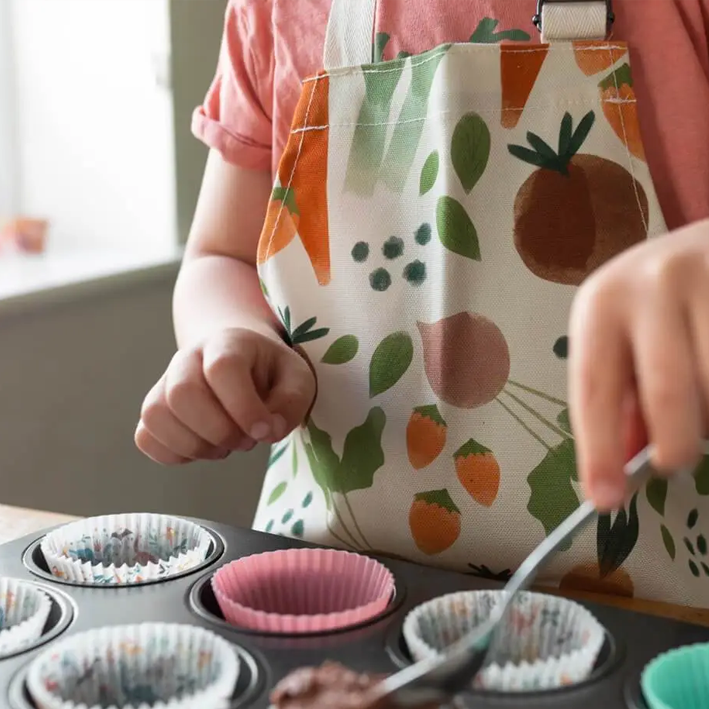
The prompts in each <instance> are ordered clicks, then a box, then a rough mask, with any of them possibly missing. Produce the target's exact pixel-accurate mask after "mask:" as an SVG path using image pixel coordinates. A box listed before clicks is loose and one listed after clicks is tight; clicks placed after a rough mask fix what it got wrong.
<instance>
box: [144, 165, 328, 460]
mask: <svg viewBox="0 0 709 709" xmlns="http://www.w3.org/2000/svg"><path fill="white" fill-rule="evenodd" d="M270 189H271V177H270V175H269V174H268V173H265V172H256V171H249V170H245V169H243V168H239V167H235V166H233V165H231V164H229V163H228V162H226V161H225V160H223V158H222V157H221V156H220V154H219V153H217V152H212V154H211V155H210V157H209V161H208V164H207V169H206V172H205V176H204V181H203V184H202V191H201V195H200V199H199V204H198V207H197V212H196V215H195V219H194V224H193V227H192V233H191V235H190V238H189V243H188V247H187V252H186V255H185V259H184V263H183V266H182V270H181V273H180V276H179V278H178V282H177V285H176V288H175V296H174V317H175V328H176V333H177V339H178V345H179V347H180V349H179V350H178V352H177V353H176V354H175V356H174V357H173V359H172V361H171V362H170V364H169V365H168V367H167V370H166V371H165V373H164V374H163V375H162V377H160V379H159V380H158V382H157V384H156V385H155V386H154V387H153V388H152V390H151V391H150V392H149V393H148V395H147V397H146V399H145V402H144V404H143V408H142V410H141V420H140V423H139V424H138V428H137V430H136V433H135V441H136V445H137V446H138V448H140V450H141V451H143V453H145V454H146V455H147V456H149V457H150V458H152V459H153V460H155V461H157V462H159V463H163V464H179V463H185V462H188V461H190V460H195V459H218V458H224V457H226V456H227V455H229V453H230V452H231V451H233V450H248V449H250V448H252V447H253V446H254V445H255V442H256V441H269V442H273V441H276V440H279V439H281V438H283V437H284V436H285V435H286V434H288V433H289V432H290V431H292V430H293V429H294V428H295V427H296V426H298V425H300V424H301V423H302V421H303V418H304V416H305V415H306V413H307V411H308V409H309V408H310V405H311V404H312V401H313V397H314V396H315V378H314V376H313V374H312V372H311V371H310V369H309V367H308V365H307V364H306V363H305V361H304V360H303V359H302V358H301V357H300V356H299V355H298V354H296V353H295V352H294V351H293V350H292V349H290V348H289V347H288V346H287V345H286V344H285V343H284V342H283V340H282V339H281V337H280V335H279V325H278V323H277V321H276V319H275V317H274V316H273V313H272V312H271V310H270V308H269V307H268V305H267V303H266V301H265V299H264V297H263V295H262V293H261V289H260V286H259V281H258V275H257V273H256V267H255V260H256V252H257V246H258V239H259V236H260V231H261V226H262V223H263V220H264V216H265V211H266V205H267V202H268V198H269V193H270Z"/></svg>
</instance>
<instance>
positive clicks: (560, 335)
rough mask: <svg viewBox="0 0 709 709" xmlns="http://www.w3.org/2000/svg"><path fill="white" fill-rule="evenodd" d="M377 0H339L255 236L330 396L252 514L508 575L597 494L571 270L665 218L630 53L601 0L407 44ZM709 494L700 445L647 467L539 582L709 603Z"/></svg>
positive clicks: (488, 574) (286, 453)
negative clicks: (587, 484) (472, 34)
mask: <svg viewBox="0 0 709 709" xmlns="http://www.w3.org/2000/svg"><path fill="white" fill-rule="evenodd" d="M532 4H533V3H532V2H531V1H530V6H531V5H532ZM375 17H376V1H375V0H358V1H357V2H352V0H334V1H333V5H332V11H331V16H330V20H329V27H328V32H327V39H326V46H325V62H324V67H325V69H324V71H322V72H321V73H320V74H318V75H317V76H315V77H313V78H311V79H307V80H306V81H305V82H304V84H303V91H302V96H301V99H300V103H299V104H298V108H297V110H296V115H295V118H294V121H293V128H292V132H291V135H290V139H289V142H288V145H287V148H286V150H285V153H284V155H283V159H282V162H281V164H280V168H279V171H278V178H277V181H276V184H275V187H274V189H273V193H272V198H271V201H270V204H269V208H268V213H267V218H266V224H265V227H264V230H263V234H262V237H261V240H260V244H259V251H258V263H259V274H260V278H261V282H262V288H263V291H264V294H265V295H266V297H267V299H268V301H269V303H270V304H271V307H272V308H273V310H274V312H276V313H277V314H278V317H279V318H280V320H281V321H282V323H283V326H284V328H285V331H286V333H287V338H288V340H289V342H290V344H291V345H292V346H293V347H294V348H295V349H296V351H298V352H299V353H300V354H301V355H302V356H303V357H304V358H305V359H306V361H307V362H308V363H309V364H310V366H311V368H312V370H313V371H314V373H315V375H316V377H317V381H318V395H317V398H316V401H315V404H314V406H313V409H312V411H311V413H310V416H309V418H308V420H307V422H306V423H305V424H304V425H303V427H302V428H299V429H298V430H296V431H295V432H294V433H293V434H292V435H291V436H290V437H289V438H288V439H286V440H285V441H283V442H282V443H280V444H278V445H277V446H275V447H274V449H273V452H272V455H271V460H270V462H269V469H268V472H267V475H266V482H265V486H264V490H263V494H262V497H261V500H260V504H259V507H258V511H257V514H256V519H255V527H256V528H257V529H259V530H262V531H266V532H271V533H274V534H282V535H286V536H292V537H298V538H302V539H305V540H308V541H311V542H315V543H319V544H324V545H330V546H336V547H340V548H343V549H350V550H356V551H362V552H365V553H381V554H385V555H389V556H394V557H401V558H405V559H407V560H411V561H414V562H420V563H424V564H428V565H436V566H441V567H446V568H451V569H455V570H459V571H463V572H467V573H470V574H473V575H476V576H479V577H483V578H490V579H496V580H502V581H504V580H506V579H508V578H509V576H510V575H511V573H512V572H513V571H514V570H515V569H516V568H517V566H518V565H519V564H520V563H521V561H522V560H524V558H525V557H526V556H527V554H528V553H529V552H531V551H532V550H533V549H534V547H535V546H536V545H537V544H538V543H539V542H540V541H541V540H542V539H543V538H544V536H545V535H546V534H548V533H549V532H550V531H551V530H553V529H554V528H555V527H556V526H557V525H558V524H559V523H560V522H561V521H562V520H563V519H564V518H565V517H566V516H567V515H569V514H570V513H571V512H572V511H573V510H574V509H576V507H578V505H579V504H580V500H581V499H582V493H581V490H580V486H579V483H578V479H577V474H576V467H575V457H574V442H573V432H572V430H571V426H570V423H569V416H568V407H567V403H566V400H567V399H566V394H567V387H566V377H567V363H566V357H567V351H568V347H569V342H568V340H567V336H566V333H567V326H568V317H569V312H570V308H571V304H572V300H573V298H574V295H575V292H576V290H577V287H578V286H579V284H580V283H581V282H582V281H583V280H584V279H585V278H586V277H587V276H588V274H589V273H591V272H592V271H594V270H595V269H596V268H598V267H599V266H601V265H602V264H604V263H605V262H607V261H608V260H609V259H611V258H613V257H614V256H615V255H617V254H618V253H620V252H622V251H623V250H624V249H627V248H629V247H631V246H633V245H635V244H637V243H639V242H642V241H643V240H645V239H647V238H648V237H652V236H656V235H660V234H662V233H664V232H665V231H666V226H665V222H664V219H663V215H662V212H661V209H660V206H659V203H658V200H657V196H656V194H655V189H654V186H653V182H652V178H651V175H650V172H649V169H648V166H647V163H646V161H645V154H644V151H643V144H642V139H641V135H640V129H639V124H638V118H637V110H636V101H635V95H634V91H633V79H632V74H631V69H630V56H629V50H628V47H627V46H626V45H625V44H624V43H623V42H621V41H616V40H614V39H613V40H610V41H607V40H606V39H605V37H606V31H607V7H606V3H605V2H588V1H587V2H561V3H559V2H554V3H552V2H547V3H545V4H543V14H542V17H541V20H542V40H543V43H542V44H515V43H504V44H500V45H493V44H452V45H445V46H440V47H438V48H436V49H433V50H432V51H429V52H427V53H424V54H421V55H417V56H413V57H411V56H405V55H402V56H400V57H399V58H397V59H396V60H392V61H381V54H382V47H383V44H384V43H385V41H386V36H385V35H382V34H376V33H375V27H374V25H375ZM707 495H709V469H707V468H706V466H704V465H703V466H702V467H701V468H700V469H699V471H698V473H697V475H696V477H695V479H693V480H692V479H689V480H677V481H672V482H670V483H667V482H663V481H653V482H651V483H650V484H649V485H648V486H647V488H646V489H643V490H642V491H641V492H639V493H638V494H637V495H635V496H634V497H633V498H632V501H631V502H630V503H629V504H628V505H627V507H626V508H625V509H624V510H623V511H621V512H619V513H614V514H613V515H604V516H601V517H600V518H599V519H598V523H597V524H595V525H591V526H590V527H589V528H588V529H587V530H586V532H584V533H583V534H582V535H580V536H579V537H578V538H576V539H575V540H574V541H573V543H571V544H569V546H568V547H567V548H564V549H561V550H560V551H559V552H558V553H557V554H556V556H555V558H554V560H553V561H552V562H551V563H550V564H549V565H548V566H547V568H546V569H544V570H543V571H542V573H541V575H540V578H539V580H540V582H541V583H546V584H554V585H557V586H561V587H562V588H565V589H575V590H587V591H595V592H605V593H614V594H621V595H626V596H636V597H642V598H648V599H659V600H665V601H668V602H672V603H686V604H690V605H694V606H702V607H704V606H706V605H707V603H706V599H707V598H709V596H708V595H707V589H708V588H709V557H708V556H707V541H706V539H707V538H706V537H705V536H704V533H703V530H704V529H707V530H709V525H708V524H707V523H708V522H709V507H708V505H707Z"/></svg>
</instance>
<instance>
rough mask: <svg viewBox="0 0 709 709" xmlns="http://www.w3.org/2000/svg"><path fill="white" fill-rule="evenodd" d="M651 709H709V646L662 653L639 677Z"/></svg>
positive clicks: (704, 645) (702, 644) (703, 644)
mask: <svg viewBox="0 0 709 709" xmlns="http://www.w3.org/2000/svg"><path fill="white" fill-rule="evenodd" d="M640 685H641V688H642V695H643V698H644V700H645V703H646V704H647V706H648V707H649V709H689V707H691V708H692V709H709V643H701V644H696V645H688V646H686V647H681V648H678V649H676V650H671V651H670V652H666V653H663V654H662V655H659V656H658V657H656V658H655V659H654V660H653V661H652V662H650V663H649V664H648V665H647V667H645V669H644V670H643V673H642V676H641V678H640Z"/></svg>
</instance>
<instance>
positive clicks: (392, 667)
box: [0, 520, 709, 709]
mask: <svg viewBox="0 0 709 709" xmlns="http://www.w3.org/2000/svg"><path fill="white" fill-rule="evenodd" d="M191 521H193V522H196V523H197V524H200V525H202V526H203V527H205V528H206V530H207V531H208V532H209V534H210V535H211V537H212V539H213V543H212V548H211V549H210V554H209V556H208V559H207V560H206V561H205V563H204V564H202V565H201V566H200V567H198V568H194V569H191V570H189V571H186V572H184V573H181V574H179V575H177V576H173V577H169V578H166V579H163V580H158V581H153V582H150V583H147V584H140V585H133V586H87V585H81V584H72V583H67V582H65V581H62V580H60V579H55V578H54V577H52V576H51V574H49V571H48V569H47V567H46V564H44V562H43V559H42V554H41V550H40V549H39V543H38V542H39V539H40V538H41V537H42V533H37V534H34V535H32V536H29V537H25V538H23V539H19V540H16V541H14V542H11V543H9V544H6V545H3V546H0V576H9V577H13V578H18V579H22V580H24V581H27V582H30V583H35V584H37V585H38V586H39V587H40V588H41V589H42V590H44V591H45V592H46V593H48V594H49V596H50V598H51V600H52V610H51V612H50V616H49V620H48V622H47V626H46V629H45V634H44V635H43V636H42V637H41V638H40V639H39V641H38V643H37V645H36V646H34V647H32V648H28V649H26V650H24V651H22V652H20V653H18V654H15V655H13V656H11V657H8V658H6V659H3V660H0V697H1V698H0V706H9V707H12V709H32V707H33V706H34V705H33V704H32V702H31V700H30V698H29V696H28V694H27V691H26V689H25V684H24V683H25V676H26V673H27V669H28V665H29V663H30V662H31V661H32V659H33V658H34V657H35V656H36V655H37V654H38V653H39V652H40V651H41V649H44V648H46V647H47V646H48V644H49V643H52V642H53V641H54V640H56V639H57V638H58V637H61V638H63V637H67V636H69V635H71V634H74V633H77V632H80V631H84V630H88V629H91V628H96V627H100V626H105V625H124V624H133V623H140V622H145V621H164V622H171V623H187V624H192V625H198V626H201V627H205V628H208V629H210V630H213V631H215V632H216V633H218V634H219V635H221V636H222V637H224V638H225V639H227V640H228V641H230V642H231V643H232V644H233V646H234V650H235V652H236V653H237V654H238V655H239V659H240V660H241V663H240V664H241V673H240V676H239V680H238V682H237V686H236V687H235V689H234V695H233V704H232V707H233V709H236V708H237V707H254V708H255V709H266V708H267V707H268V706H269V693H270V690H271V689H272V688H273V686H274V685H275V684H276V683H277V682H278V680H280V679H281V678H282V677H283V676H285V675H286V674H287V673H288V672H290V671H291V670H293V669H295V668H297V667H301V666H303V665H319V664H321V663H322V662H323V661H324V660H336V661H339V662H342V663H343V664H345V665H347V666H349V667H351V668H352V669H355V670H358V671H367V672H377V673H379V672H384V673H387V672H395V671H396V670H397V669H399V668H401V667H404V666H406V665H407V664H408V663H409V662H410V658H409V656H408V652H407V649H406V645H405V643H404V641H403V637H402V625H403V622H404V618H405V616H406V614H407V613H408V612H409V611H410V610H411V609H412V608H414V607H416V606H418V605H419V604H421V603H423V602H425V601H427V600H429V599H431V598H435V597H437V596H441V595H444V594H447V593H452V592H455V591H461V590H478V589H497V588H500V585H499V584H497V583H496V582H493V581H487V580H483V579H479V578H475V577H472V576H467V575H462V574H457V573H453V572H447V571H441V570H437V569H433V568H428V567H422V566H418V565H415V564H410V563H407V562H403V561H399V560H392V559H380V560H381V561H382V562H383V563H385V564H386V566H387V567H388V568H389V569H390V570H391V571H392V573H393V574H394V577H395V581H396V595H395V597H394V598H393V600H392V602H391V604H390V605H389V607H388V608H387V609H386V611H384V612H383V613H382V614H381V615H380V616H378V617H377V618H375V619H374V620H372V621H370V622H367V623H364V624H361V625H359V626H355V627H350V628H347V629H344V630H337V631H331V632H327V633H320V634H313V635H307V636H284V635H274V634H267V633H259V632H254V631H246V630H239V629H237V628H234V627H232V626H230V625H228V624H227V623H226V622H225V621H224V620H223V618H222V617H221V614H220V612H219V609H218V605H217V602H216V599H215V597H214V593H213V592H212V589H211V584H210V579H211V576H212V575H213V574H214V572H215V571H216V570H217V569H218V568H219V567H220V566H221V565H222V564H224V563H226V562H228V561H232V560H234V559H238V558H241V557H243V556H247V555H251V554H258V553H261V552H266V551H276V550H279V549H288V548H293V547H307V546H310V545H308V544H305V543H302V542H299V541H296V540H291V539H285V538H283V537H278V536H272V535H267V534H261V533H259V532H254V531H251V530H245V529H236V528H233V527H228V526H225V525H220V524H215V523H212V522H205V521H201V520H191ZM584 605H587V607H588V608H589V609H590V610H591V612H592V613H593V615H594V616H595V617H596V618H597V619H598V620H599V621H600V622H601V624H602V625H603V626H604V628H605V630H606V637H605V641H604V645H603V648H602V650H601V653H600V656H599V658H598V661H597V663H596V667H595V669H594V671H593V673H592V675H591V677H590V678H589V679H588V680H587V681H585V682H583V683H581V684H578V685H575V686H573V687H568V688H562V689H557V690H552V691H545V692H535V693H518V694H500V693H495V692H478V693H476V694H475V695H474V696H471V697H469V698H466V699H464V701H463V702H462V706H470V707H476V708H478V709H495V708H500V707H508V708H510V709H512V708H513V707H520V709H521V708H522V707H524V708H525V709H565V708H568V709H597V707H599V706H604V708H605V709H646V705H645V702H644V701H643V699H642V694H641V692H640V689H639V683H640V673H641V672H642V669H643V667H644V666H645V665H646V664H647V663H648V662H649V661H650V660H652V659H653V658H654V657H655V656H657V655H658V654H660V653H662V652H664V651H666V650H669V649H672V648H675V647H678V646H681V645H688V644H691V643H697V642H708V641H709V628H704V627H701V626H694V625H690V624H686V623H679V622H675V621H670V620H664V619H658V618H653V617H650V616H646V615H643V614H640V613H633V612H629V611H623V610H619V609H616V608H611V607H607V606H602V605H596V604H584Z"/></svg>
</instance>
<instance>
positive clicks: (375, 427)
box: [337, 407, 386, 494]
mask: <svg viewBox="0 0 709 709" xmlns="http://www.w3.org/2000/svg"><path fill="white" fill-rule="evenodd" d="M385 424H386V415H385V414H384V412H383V411H382V410H381V409H380V408H378V407H375V408H373V409H372V410H371V411H370V412H369V415H368V416H367V420H366V421H365V422H364V423H363V424H362V425H361V426H357V427H356V428H353V429H352V430H351V431H350V432H349V433H348V434H347V437H346V438H345V445H344V448H343V450H342V463H341V465H340V470H339V473H338V476H337V477H338V492H343V493H345V494H347V493H348V492H352V491H353V490H366V489H367V488H370V487H372V484H373V483H374V474H375V473H376V472H377V470H379V468H381V467H382V465H384V451H383V450H382V433H383V431H384V426H385Z"/></svg>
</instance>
